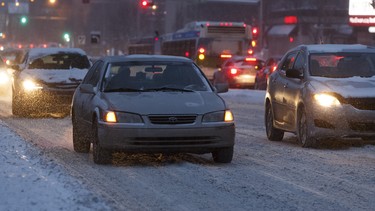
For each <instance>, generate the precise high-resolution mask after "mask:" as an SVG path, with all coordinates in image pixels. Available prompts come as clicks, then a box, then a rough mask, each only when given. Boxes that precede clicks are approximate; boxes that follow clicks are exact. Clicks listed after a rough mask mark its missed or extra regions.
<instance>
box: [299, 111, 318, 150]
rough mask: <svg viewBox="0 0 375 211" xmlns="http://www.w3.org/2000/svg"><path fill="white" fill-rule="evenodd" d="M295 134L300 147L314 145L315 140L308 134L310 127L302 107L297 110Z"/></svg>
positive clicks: (315, 143)
mask: <svg viewBox="0 0 375 211" xmlns="http://www.w3.org/2000/svg"><path fill="white" fill-rule="evenodd" d="M297 136H298V141H299V142H300V144H301V145H302V147H316V145H317V140H316V138H314V137H311V135H310V128H309V125H308V123H307V118H306V112H305V109H304V108H301V109H299V111H298V122H297Z"/></svg>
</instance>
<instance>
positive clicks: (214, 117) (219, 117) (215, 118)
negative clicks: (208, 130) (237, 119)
mask: <svg viewBox="0 0 375 211" xmlns="http://www.w3.org/2000/svg"><path fill="white" fill-rule="evenodd" d="M233 120H234V118H233V114H232V112H231V111H230V110H225V111H217V112H212V113H208V114H205V115H204V116H203V119H202V121H203V122H233Z"/></svg>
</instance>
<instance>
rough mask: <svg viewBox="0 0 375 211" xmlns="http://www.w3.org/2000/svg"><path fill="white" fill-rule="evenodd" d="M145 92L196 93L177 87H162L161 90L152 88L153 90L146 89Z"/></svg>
mask: <svg viewBox="0 0 375 211" xmlns="http://www.w3.org/2000/svg"><path fill="white" fill-rule="evenodd" d="M143 91H146V92H147V91H149V92H150V91H155V92H159V91H161V92H163V91H172V92H194V90H191V89H183V88H175V87H160V88H152V89H145V90H143Z"/></svg>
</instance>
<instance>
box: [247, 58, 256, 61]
mask: <svg viewBox="0 0 375 211" xmlns="http://www.w3.org/2000/svg"><path fill="white" fill-rule="evenodd" d="M245 60H246V61H247V62H256V61H257V59H256V58H246V59H245Z"/></svg>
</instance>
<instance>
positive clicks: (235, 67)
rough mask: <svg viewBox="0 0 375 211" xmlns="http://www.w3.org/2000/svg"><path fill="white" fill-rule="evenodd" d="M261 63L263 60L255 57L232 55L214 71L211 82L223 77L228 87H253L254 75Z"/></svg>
mask: <svg viewBox="0 0 375 211" xmlns="http://www.w3.org/2000/svg"><path fill="white" fill-rule="evenodd" d="M263 65H264V61H263V60H261V59H257V58H255V57H246V56H233V57H232V58H230V59H227V60H226V61H225V62H224V63H223V64H222V66H221V69H220V71H217V72H215V74H214V79H213V83H214V84H216V83H220V82H221V81H222V80H223V77H224V80H225V81H226V82H227V83H228V84H229V86H230V87H253V86H254V83H255V75H256V74H257V72H258V71H259V70H260V69H261V68H262V67H263Z"/></svg>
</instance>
